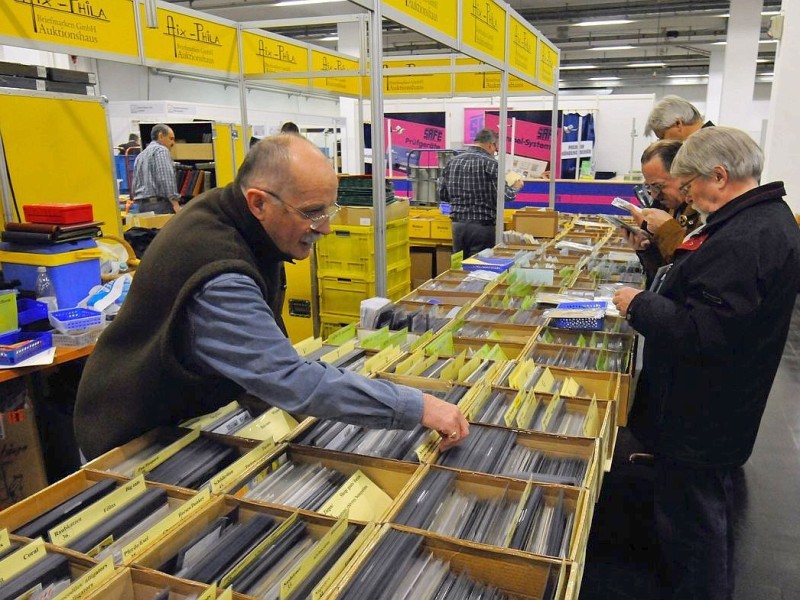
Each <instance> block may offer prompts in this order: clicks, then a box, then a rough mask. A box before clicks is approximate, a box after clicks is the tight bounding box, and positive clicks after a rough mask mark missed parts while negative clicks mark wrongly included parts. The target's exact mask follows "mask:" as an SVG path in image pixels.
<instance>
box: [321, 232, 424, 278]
mask: <svg viewBox="0 0 800 600" xmlns="http://www.w3.org/2000/svg"><path fill="white" fill-rule="evenodd" d="M331 229H332V231H331V233H330V235H327V236H325V237H324V238H322V239H321V240H320V241H319V242H317V244H316V253H317V254H316V256H317V276H318V277H336V278H342V279H359V280H361V281H375V228H374V227H362V226H359V225H335V226H333V227H332V228H331ZM409 260H410V253H409V243H408V219H407V218H406V219H396V220H394V221H389V223H388V224H387V225H386V264H387V265H388V268H389V270H390V271H391V270H392V269H394V268H395V267H399V266H401V265H403V264H405V263H406V262H408V261H409Z"/></svg>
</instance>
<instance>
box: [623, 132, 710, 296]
mask: <svg viewBox="0 0 800 600" xmlns="http://www.w3.org/2000/svg"><path fill="white" fill-rule="evenodd" d="M681 144H682V143H681V142H679V141H676V140H660V141H658V142H655V143H653V144H650V145H649V146H648V147H647V148H646V149H645V151H644V152H643V153H642V161H641V162H642V175H644V180H645V186H646V189H647V191H648V192H649V193H650V195H651V196H652V198H653V200H654V201H656V202H658V203H659V204H660V205H661V206H663V207H664V208H665V209H666V210H661V209H659V208H646V209H644V210H641V211H632V213H631V214H632V216H633V218H634V220H636V222H637V223H638V224H639V225H640V226H644V227H646V228H647V231H648V232H649V233H651V234H652V235H653V239H652V241H653V242H654V244H655V246H653V245H652V244H651V241H650V239H649V238H647V237H645V236H636V237H634V236H632V235H629V234H628V235H626V237H627V239H628V242H629V243H630V244H631V246H633V248H634V249H635V250H637V253H638V254H639V258H640V260H641V262H642V266H643V267H644V270H645V274H646V275H647V278H648V282H649V281H650V280H652V278H653V276H654V275H655V272H656V270H658V268H659V267H660V266H662V265H665V264H668V263H670V262H671V261H672V255H673V253H674V252H675V249H676V248H677V247H678V246H680V245H681V243H682V242H683V238H684V237H686V235H687V234H688V233H690V232H691V231H694V230H695V229H696V228H697V227H699V226H700V224H701V221H700V214H699V213H698V212H697V211H696V210H695V209H694V208H692V207H691V206H690V205H689V204H687V203H686V201H685V200H686V197H685V194H683V192H682V191H681V190H680V188H679V185H678V183H679V182H678V180H677V179H675V178H674V177H672V175H670V173H669V169H670V167H671V166H672V161H673V160H674V158H675V155H676V154H677V153H678V150H680V147H681Z"/></svg>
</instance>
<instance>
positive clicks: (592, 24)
mask: <svg viewBox="0 0 800 600" xmlns="http://www.w3.org/2000/svg"><path fill="white" fill-rule="evenodd" d="M635 22H636V21H632V20H630V19H611V20H608V21H581V22H580V23H575V27H595V26H597V27H600V26H603V25H627V24H628V23H635Z"/></svg>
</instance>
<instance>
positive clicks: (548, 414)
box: [542, 394, 561, 431]
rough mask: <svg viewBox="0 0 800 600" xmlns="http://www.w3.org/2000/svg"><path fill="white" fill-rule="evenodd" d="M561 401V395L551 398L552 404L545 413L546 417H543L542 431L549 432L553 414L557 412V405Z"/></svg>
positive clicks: (549, 404) (550, 403)
mask: <svg viewBox="0 0 800 600" xmlns="http://www.w3.org/2000/svg"><path fill="white" fill-rule="evenodd" d="M560 399H561V395H560V394H556V395H555V396H553V397H552V398H550V402H549V403H548V404H547V408H546V409H545V411H544V416H543V417H542V431H547V427H548V426H549V425H550V421H551V420H552V419H553V414H554V413H555V411H556V405H557V404H558V401H559V400H560Z"/></svg>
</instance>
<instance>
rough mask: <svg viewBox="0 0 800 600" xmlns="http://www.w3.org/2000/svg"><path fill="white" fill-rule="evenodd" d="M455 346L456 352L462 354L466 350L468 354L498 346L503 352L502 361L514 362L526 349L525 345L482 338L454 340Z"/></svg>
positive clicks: (455, 338) (456, 338)
mask: <svg viewBox="0 0 800 600" xmlns="http://www.w3.org/2000/svg"><path fill="white" fill-rule="evenodd" d="M453 345H454V347H455V351H456V352H462V351H464V350H466V351H467V353H470V352H476V351H479V350H480V349H481V348H482V347H483V346H486V345H489V346H492V347H493V346H497V347H499V348H500V349H501V350H502V352H503V357H502V360H513V359H515V358H517V357H519V356H520V355H521V354H522V351H523V350H524V349H525V344H522V343H519V342H514V341H505V340H499V341H495V340H486V339H480V338H474V339H473V338H459V337H454V338H453Z"/></svg>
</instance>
